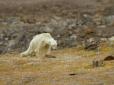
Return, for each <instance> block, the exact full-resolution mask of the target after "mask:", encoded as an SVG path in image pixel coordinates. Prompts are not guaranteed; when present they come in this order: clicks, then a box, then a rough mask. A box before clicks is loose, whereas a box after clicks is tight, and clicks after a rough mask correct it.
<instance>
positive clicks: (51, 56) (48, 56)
mask: <svg viewBox="0 0 114 85" xmlns="http://www.w3.org/2000/svg"><path fill="white" fill-rule="evenodd" d="M45 57H47V58H56V56H53V55H46V56H45Z"/></svg>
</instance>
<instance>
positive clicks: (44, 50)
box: [21, 33, 57, 58]
mask: <svg viewBox="0 0 114 85" xmlns="http://www.w3.org/2000/svg"><path fill="white" fill-rule="evenodd" d="M56 48H57V41H56V40H55V39H54V38H53V37H52V36H51V35H50V33H42V34H38V35H36V36H34V37H33V39H32V40H31V42H30V44H29V47H28V49H27V50H26V51H25V52H22V53H21V56H32V54H35V56H37V57H39V58H41V57H44V56H45V55H46V54H49V53H50V52H51V49H56Z"/></svg>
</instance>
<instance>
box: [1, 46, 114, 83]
mask: <svg viewBox="0 0 114 85" xmlns="http://www.w3.org/2000/svg"><path fill="white" fill-rule="evenodd" d="M110 49H111V48H110ZM82 53H83V55H82ZM108 53H110V50H109V49H108V51H107V52H104V50H103V51H102V50H101V51H100V56H99V58H97V59H100V58H101V59H102V58H103V57H104V56H106V55H107V54H108ZM51 55H54V56H56V58H45V59H44V61H39V60H38V58H37V57H20V55H19V53H12V54H5V55H0V85H20V84H21V85H114V82H113V79H114V76H113V75H114V72H113V71H114V61H106V62H104V65H103V66H101V67H97V68H93V67H92V66H91V64H92V60H93V59H95V58H96V52H93V51H85V50H83V49H81V48H80V49H77V48H71V49H63V50H57V51H53V52H52V54H51ZM97 57H98V56H97ZM82 81H83V82H82Z"/></svg>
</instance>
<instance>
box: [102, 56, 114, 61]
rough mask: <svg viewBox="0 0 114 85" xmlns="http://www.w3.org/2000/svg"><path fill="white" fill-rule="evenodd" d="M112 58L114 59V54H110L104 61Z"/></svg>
mask: <svg viewBox="0 0 114 85" xmlns="http://www.w3.org/2000/svg"><path fill="white" fill-rule="evenodd" d="M111 60H114V56H112V55H109V56H107V57H105V58H104V61H111Z"/></svg>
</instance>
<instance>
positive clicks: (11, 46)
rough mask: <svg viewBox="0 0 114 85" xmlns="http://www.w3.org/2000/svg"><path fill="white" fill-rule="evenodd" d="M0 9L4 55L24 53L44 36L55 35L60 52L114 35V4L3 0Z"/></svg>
mask: <svg viewBox="0 0 114 85" xmlns="http://www.w3.org/2000/svg"><path fill="white" fill-rule="evenodd" d="M50 2H52V3H50ZM0 6H1V7H0V11H1V12H0V53H6V52H10V51H15V50H17V51H23V50H25V49H27V47H28V44H29V42H30V40H31V39H32V37H33V36H34V35H36V34H39V33H42V32H49V33H51V34H52V36H53V37H54V38H55V39H57V41H58V47H59V48H64V47H73V46H77V45H82V44H83V42H86V41H87V40H88V39H90V38H94V40H95V41H97V42H99V40H100V38H101V37H111V36H113V35H114V30H113V29H114V28H113V26H114V13H113V9H114V7H113V1H112V0H94V1H91V0H86V1H85V0H75V1H74V0H71V1H65V0H43V1H40V0H33V1H32V2H31V1H30V0H28V1H22V2H21V1H20V0H12V1H11V2H9V1H8V0H5V1H3V0H0ZM86 45H87V46H88V42H87V43H86ZM89 45H90V44H89Z"/></svg>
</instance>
